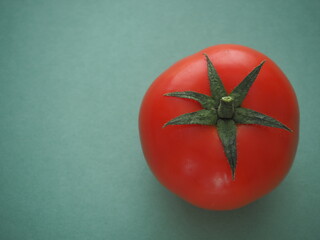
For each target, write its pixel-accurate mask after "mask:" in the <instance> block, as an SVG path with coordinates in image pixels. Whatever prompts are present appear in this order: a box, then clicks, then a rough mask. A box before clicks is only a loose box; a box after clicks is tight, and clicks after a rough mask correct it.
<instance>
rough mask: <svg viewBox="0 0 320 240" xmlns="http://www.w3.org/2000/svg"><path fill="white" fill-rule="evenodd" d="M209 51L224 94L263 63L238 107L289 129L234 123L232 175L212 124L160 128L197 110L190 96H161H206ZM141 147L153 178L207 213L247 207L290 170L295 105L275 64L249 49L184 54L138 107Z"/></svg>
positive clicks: (296, 113)
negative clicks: (234, 166) (176, 94)
mask: <svg viewBox="0 0 320 240" xmlns="http://www.w3.org/2000/svg"><path fill="white" fill-rule="evenodd" d="M204 53H206V54H207V55H208V56H209V58H210V59H211V61H212V62H213V64H214V66H215V68H216V70H217V72H218V74H219V76H220V78H221V80H222V82H223V84H224V86H225V88H226V90H227V92H228V93H230V92H231V91H232V89H233V88H234V87H235V86H237V85H238V84H239V83H240V82H241V81H242V80H243V78H244V77H245V76H246V75H247V74H248V73H249V72H250V71H251V70H252V69H253V68H254V67H256V66H257V65H259V64H260V63H261V61H263V60H266V63H265V64H264V66H263V68H262V70H261V72H260V74H259V75H258V77H257V79H256V81H255V83H254V84H253V86H252V87H251V89H250V91H249V93H248V95H247V97H246V98H245V100H244V101H243V104H242V107H244V108H250V109H252V110H255V111H258V112H261V113H263V114H266V115H269V116H271V117H273V118H275V119H277V120H279V121H280V122H282V123H284V124H285V125H286V126H288V127H289V128H291V129H292V130H293V132H288V131H284V130H282V129H278V128H272V127H266V126H261V125H241V124H239V125H237V155H238V164H237V169H236V177H235V180H232V175H231V171H230V167H229V165H228V161H227V158H226V156H225V154H224V150H223V147H222V143H221V141H220V139H219V137H218V134H217V130H216V127H215V126H203V125H176V126H167V127H165V128H163V125H164V124H165V123H166V122H168V121H169V120H171V119H173V118H175V117H177V116H179V115H181V114H185V113H189V112H194V111H198V110H200V109H202V107H201V106H200V104H199V103H198V102H196V101H193V100H190V99H181V98H173V97H168V96H164V94H165V93H169V92H178V91H195V92H199V93H203V94H207V95H210V88H209V82H208V75H207V65H206V61H205V60H204V55H203V54H204ZM139 130H140V139H141V144H142V149H143V152H144V155H145V158H146V160H147V162H148V165H149V167H150V168H151V170H152V172H153V173H154V175H155V176H156V177H157V179H158V180H159V181H160V182H161V183H162V184H163V185H164V186H165V187H167V188H168V189H169V190H170V191H172V192H173V193H175V194H177V195H178V196H180V197H181V198H183V199H185V200H186V201H188V202H189V203H191V204H193V205H195V206H198V207H201V208H204V209H210V210H230V209H236V208H239V207H242V206H245V205H247V204H249V203H251V202H253V201H255V200H257V199H258V198H260V197H262V196H264V195H265V194H267V193H269V192H270V191H271V190H272V189H274V188H275V187H276V186H277V185H278V184H279V183H280V182H281V181H282V180H283V179H284V177H285V176H286V174H287V173H288V171H289V169H290V167H291V165H292V163H293V159H294V156H295V152H296V149H297V144H298V137H299V108H298V102H297V99H296V95H295V93H294V90H293V88H292V86H291V84H290V82H289V81H288V79H287V78H286V76H285V75H284V73H283V72H282V71H281V70H280V68H279V67H278V66H277V65H276V64H275V63H274V62H273V61H272V60H271V59H270V58H268V57H267V56H265V55H264V54H262V53H260V52H258V51H256V50H253V49H251V48H248V47H244V46H240V45H233V44H223V45H217V46H213V47H209V48H206V49H204V50H202V51H200V52H198V53H196V54H194V55H191V56H189V57H186V58H184V59H182V60H180V61H178V62H177V63H175V64H174V65H172V66H171V67H170V68H169V69H167V70H166V71H165V72H164V73H162V74H161V75H160V76H159V77H158V78H157V79H156V80H155V81H154V82H153V83H152V85H151V86H150V88H149V89H148V91H147V93H146V95H145V97H144V99H143V101H142V104H141V109H140V116H139Z"/></svg>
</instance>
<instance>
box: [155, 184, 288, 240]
mask: <svg viewBox="0 0 320 240" xmlns="http://www.w3.org/2000/svg"><path fill="white" fill-rule="evenodd" d="M150 185H151V184H150ZM152 185H153V184H152ZM155 185H158V186H154V185H153V186H152V187H153V188H154V189H153V191H154V192H157V193H156V194H157V195H158V196H157V197H158V198H161V201H158V210H160V211H164V212H166V219H167V222H166V226H165V227H166V228H167V231H168V229H169V231H171V233H170V234H171V235H172V236H173V237H178V238H179V239H180V238H181V237H182V236H184V237H185V239H202V238H203V239H205V238H206V237H208V236H215V237H218V238H217V239H251V238H248V237H250V236H251V235H250V234H251V233H252V232H255V237H256V234H259V233H257V232H261V234H262V232H264V231H266V230H265V228H264V227H263V226H273V224H274V223H273V217H274V216H276V215H277V212H278V211H279V210H280V209H281V208H282V207H283V205H282V204H285V200H286V197H285V192H284V191H281V189H280V190H279V189H276V190H275V191H273V192H272V193H270V194H268V195H266V196H265V197H263V198H261V199H259V200H257V201H255V202H253V203H251V204H249V205H247V206H245V207H242V208H239V209H236V210H230V211H209V210H204V209H201V208H198V207H195V206H193V205H191V204H189V203H187V202H185V201H184V200H182V199H180V198H179V197H177V196H176V195H174V194H172V193H171V192H169V191H168V190H167V189H165V188H164V187H162V186H161V185H160V184H155ZM286 185H288V184H286ZM287 187H288V186H286V188H287ZM156 189H157V190H156ZM281 199H282V200H281ZM259 236H260V235H259ZM264 237H266V236H265V235H263V234H262V235H261V238H259V239H264Z"/></svg>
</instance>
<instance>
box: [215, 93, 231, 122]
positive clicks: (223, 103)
mask: <svg viewBox="0 0 320 240" xmlns="http://www.w3.org/2000/svg"><path fill="white" fill-rule="evenodd" d="M233 114H234V101H233V97H231V96H225V97H222V98H221V99H220V104H219V107H218V116H219V117H220V118H227V119H229V118H232V117H233Z"/></svg>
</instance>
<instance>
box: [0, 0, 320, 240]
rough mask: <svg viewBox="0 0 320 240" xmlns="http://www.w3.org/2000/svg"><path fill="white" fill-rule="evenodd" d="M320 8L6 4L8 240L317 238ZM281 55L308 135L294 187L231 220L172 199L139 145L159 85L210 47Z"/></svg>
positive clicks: (0, 161)
mask: <svg viewBox="0 0 320 240" xmlns="http://www.w3.org/2000/svg"><path fill="white" fill-rule="evenodd" d="M319 9H320V1H319V0H315V1H311V0H310V1H300V0H296V1H290V0H272V1H271V0H269V1H254V0H247V1H239V0H233V1H228V0H219V1H218V0H214V1H194V0H185V1H183V0H178V1H170V0H167V1H151V0H149V1H148V0H145V1H121V0H120V1H116V0H115V1H107V0H105V1H98V0H92V1H84V0H82V1H80V0H77V1H76V0H74V1H70V0H69V1H67V0H60V1H58V0H56V1H41V0H39V1H36V0H33V1H31V0H25V1H19V0H1V1H0V84H1V85H0V239H1V240H11V239H13V240H20V239H21V240H37V239H39V240H40V239H41V240H47V239H48V240H51V239H52V240H53V239H54V240H63V239H68V240H69V239H70V240H71V239H77V240H81V239H93V240H96V239H139V240H143V239H177V240H179V239H184V240H188V239H190V240H191V239H206V240H207V239H219V240H224V239H238V240H240V239H259V240H264V239H297V240H298V239H299V240H300V239H307V240H309V239H312V240H313V239H320V228H319V216H320V195H319V194H320V185H319V169H320V160H319V155H320V150H319V147H320V141H319V139H320V138H319V134H320V132H319V128H318V123H319V118H320V111H319V108H318V105H319V103H320V102H319V98H318V97H319V94H318V91H319V87H320V81H319V74H318V72H319V58H320V53H319V52H320V51H319V43H320V27H319V26H320V16H319ZM220 43H237V44H243V45H246V46H250V47H252V48H255V49H257V50H259V51H261V52H263V53H265V54H267V55H268V56H269V57H271V58H272V59H273V60H274V61H275V62H277V64H278V65H279V66H280V67H281V68H282V69H283V71H284V72H285V73H286V75H287V76H288V78H289V79H290V81H291V83H292V85H293V86H294V88H295V90H296V93H297V96H298V99H299V104H300V111H301V137H300V143H299V148H298V152H297V155H296V159H295V163H294V165H293V167H292V170H291V172H290V173H289V175H288V176H287V178H286V179H285V181H284V182H283V183H282V184H281V185H280V186H279V187H278V188H277V189H276V190H274V191H273V192H272V193H271V194H269V195H267V196H266V197H265V198H263V199H261V200H259V201H257V202H255V203H253V204H251V205H249V206H247V207H244V208H242V209H238V210H235V211H229V212H213V211H205V210H202V209H198V208H196V207H193V206H191V205H189V204H187V203H185V202H184V201H182V200H180V199H179V198H178V197H176V196H174V195H173V194H171V193H170V192H168V191H167V190H166V189H165V188H164V187H162V186H161V185H160V184H159V183H158V182H157V181H156V179H155V178H154V177H153V175H152V173H151V172H150V170H149V168H148V167H147V165H146V163H145V161H144V158H143V155H142V151H141V148H140V142H139V135H138V127H137V122H138V120H137V118H138V111H139V106H140V103H141V100H142V97H143V95H144V93H145V91H146V90H147V88H148V87H149V85H150V84H151V82H152V81H153V80H154V79H155V78H156V77H157V76H158V75H159V74H160V73H161V72H162V71H164V70H165V69H166V68H168V67H169V66H170V65H171V64H173V63H174V62H176V61H177V60H179V59H181V58H183V57H185V56H187V55H191V54H193V53H195V52H197V51H199V50H201V49H203V48H205V47H208V46H211V45H216V44H220Z"/></svg>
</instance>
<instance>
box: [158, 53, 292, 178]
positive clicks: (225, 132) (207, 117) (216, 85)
mask: <svg viewBox="0 0 320 240" xmlns="http://www.w3.org/2000/svg"><path fill="white" fill-rule="evenodd" d="M204 56H205V57H206V61H207V67H208V78H209V83H210V90H211V96H208V95H205V94H201V93H197V92H193V91H185V92H171V93H167V94H165V96H170V97H178V98H186V99H193V100H195V101H197V102H199V103H200V104H201V106H202V107H203V109H201V110H199V111H196V112H192V113H186V114H183V115H180V116H178V117H176V118H174V119H172V120H170V121H169V122H167V123H166V124H165V125H164V126H163V127H166V126H168V125H189V124H199V125H211V126H216V127H217V130H218V135H219V138H220V140H221V142H222V145H223V149H224V152H225V155H226V157H227V159H228V163H229V166H230V168H231V172H232V178H233V179H235V172H236V166H237V148H236V134H237V127H236V124H258V125H264V126H269V127H274V128H281V129H284V130H287V131H290V132H292V130H291V129H290V128H288V127H287V126H285V125H284V124H282V123H281V122H279V121H278V120H276V119H274V118H272V117H270V116H267V115H265V114H262V113H259V112H256V111H254V110H251V109H247V108H242V107H241V104H242V102H243V100H244V99H245V97H246V96H247V93H248V91H249V90H250V87H251V86H252V84H253V83H254V81H255V80H256V78H257V76H258V74H259V72H260V70H261V68H262V66H263V64H264V62H265V61H263V62H261V63H260V64H259V65H258V66H257V67H255V68H254V69H253V70H252V71H251V72H250V73H249V74H248V75H247V76H246V77H245V78H244V79H243V81H242V82H241V83H240V84H239V85H238V86H237V87H235V88H234V90H233V91H232V92H231V93H230V94H227V92H226V90H225V88H224V86H223V84H222V81H221V79H220V77H219V75H218V73H217V71H216V69H215V68H214V66H213V64H212V62H211V60H210V59H209V57H208V56H207V55H206V54H204Z"/></svg>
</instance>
